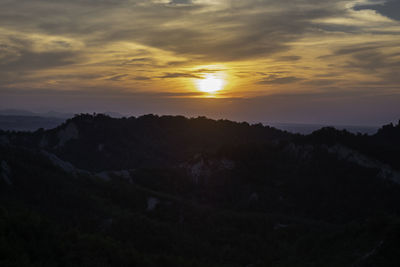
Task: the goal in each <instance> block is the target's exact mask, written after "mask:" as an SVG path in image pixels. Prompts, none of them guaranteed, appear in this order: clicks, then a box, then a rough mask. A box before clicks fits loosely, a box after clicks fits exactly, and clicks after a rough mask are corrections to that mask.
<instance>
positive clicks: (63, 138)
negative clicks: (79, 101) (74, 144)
mask: <svg viewBox="0 0 400 267" xmlns="http://www.w3.org/2000/svg"><path fill="white" fill-rule="evenodd" d="M57 137H58V140H59V141H58V145H57V147H62V146H64V145H65V143H66V142H68V141H70V140H73V139H78V138H79V130H78V128H77V127H76V125H75V123H73V122H70V123H68V124H67V126H66V127H65V128H64V129H61V130H59V132H58V133H57Z"/></svg>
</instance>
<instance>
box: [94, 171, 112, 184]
mask: <svg viewBox="0 0 400 267" xmlns="http://www.w3.org/2000/svg"><path fill="white" fill-rule="evenodd" d="M96 176H97V177H99V178H100V179H102V180H103V181H106V182H108V181H110V180H111V178H110V175H109V174H108V172H99V173H97V174H96Z"/></svg>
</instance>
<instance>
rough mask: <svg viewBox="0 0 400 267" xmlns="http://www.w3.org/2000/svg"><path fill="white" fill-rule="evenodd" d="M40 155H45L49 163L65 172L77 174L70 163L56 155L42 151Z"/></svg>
mask: <svg viewBox="0 0 400 267" xmlns="http://www.w3.org/2000/svg"><path fill="white" fill-rule="evenodd" d="M42 154H43V155H45V156H46V157H47V158H48V159H49V160H50V161H51V163H53V165H55V166H58V167H60V168H61V169H62V170H64V171H65V172H67V173H72V174H75V173H76V172H77V170H76V168H75V167H74V166H73V165H72V164H71V163H69V162H66V161H63V160H61V159H60V158H59V157H57V156H56V155H54V154H51V153H49V152H47V151H44V150H43V151H42Z"/></svg>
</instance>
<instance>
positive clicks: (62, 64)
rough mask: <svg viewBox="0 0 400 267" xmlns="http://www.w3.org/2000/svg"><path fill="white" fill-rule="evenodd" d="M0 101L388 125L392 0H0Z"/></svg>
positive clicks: (392, 117)
mask: <svg viewBox="0 0 400 267" xmlns="http://www.w3.org/2000/svg"><path fill="white" fill-rule="evenodd" d="M202 83H203V85H204V84H205V87H207V86H211V87H212V86H215V83H217V84H218V86H217V87H218V88H214V89H215V90H217V91H215V92H211V93H210V92H207V90H204V88H203V87H204V86H203V87H202V86H201V85H199V84H202ZM214 89H213V90H212V91H214ZM10 108H12V109H28V110H31V111H37V112H43V111H49V110H53V111H58V112H72V113H81V112H89V113H91V112H105V111H112V112H119V113H122V114H127V115H141V114H148V113H153V114H172V115H174V114H182V115H186V116H199V115H202V116H208V117H211V118H227V119H232V120H245V121H250V122H294V123H319V124H321V123H322V124H342V125H381V124H384V123H388V122H392V121H398V120H399V119H400V1H398V0H347V1H346V0H246V1H244V0H147V1H145V0H57V1H54V0H34V1H33V0H0V109H10Z"/></svg>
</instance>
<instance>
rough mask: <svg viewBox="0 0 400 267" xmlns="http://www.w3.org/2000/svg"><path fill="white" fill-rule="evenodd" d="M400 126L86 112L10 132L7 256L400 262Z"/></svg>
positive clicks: (105, 261)
mask: <svg viewBox="0 0 400 267" xmlns="http://www.w3.org/2000/svg"><path fill="white" fill-rule="evenodd" d="M399 129H400V126H399V125H397V126H393V125H389V126H386V127H384V128H382V129H381V130H380V131H379V132H378V133H377V134H376V135H374V136H364V135H358V136H357V135H353V134H350V133H348V132H344V131H337V130H335V129H330V128H327V129H322V130H320V131H318V132H315V133H313V134H312V135H309V136H295V135H290V134H288V133H285V132H281V131H278V130H276V129H273V128H269V127H263V126H261V125H255V126H250V125H248V124H246V123H242V124H238V123H233V122H229V121H213V120H209V119H206V118H198V119H186V118H183V117H157V116H144V117H140V118H129V119H112V118H109V117H106V116H103V115H99V116H90V115H82V116H78V117H76V118H74V119H72V120H69V121H68V122H67V123H65V124H64V125H62V126H60V127H58V128H55V129H53V130H49V131H37V132H35V133H4V132H3V133H2V134H1V135H0V143H1V145H0V164H1V166H0V203H1V204H0V207H1V208H0V237H1V238H0V266H290V267H293V266H341V267H342V266H385V267H386V266H399V264H400V258H399V256H398V253H397V252H398V249H399V248H400V216H399V214H400V204H399V203H400V186H399V182H400V176H399V172H398V170H399V164H398V158H397V157H392V155H395V153H397V152H398V151H399V143H398V140H399V137H400V135H399Z"/></svg>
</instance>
